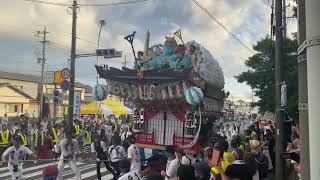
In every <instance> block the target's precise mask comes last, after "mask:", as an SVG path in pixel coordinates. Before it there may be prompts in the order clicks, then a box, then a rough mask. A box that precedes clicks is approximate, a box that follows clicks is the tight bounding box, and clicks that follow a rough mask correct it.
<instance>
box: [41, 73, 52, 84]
mask: <svg viewBox="0 0 320 180" xmlns="http://www.w3.org/2000/svg"><path fill="white" fill-rule="evenodd" d="M43 82H44V83H45V84H52V83H53V82H54V71H47V72H45V73H44V78H43Z"/></svg>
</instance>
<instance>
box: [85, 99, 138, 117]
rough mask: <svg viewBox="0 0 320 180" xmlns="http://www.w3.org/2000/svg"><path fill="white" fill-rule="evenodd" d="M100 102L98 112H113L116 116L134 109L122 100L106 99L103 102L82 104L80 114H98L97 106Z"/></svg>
mask: <svg viewBox="0 0 320 180" xmlns="http://www.w3.org/2000/svg"><path fill="white" fill-rule="evenodd" d="M97 104H98V109H99V110H98V114H113V115H116V116H119V115H127V114H131V113H132V110H131V109H130V108H128V107H126V106H124V105H123V103H122V102H119V101H116V100H112V99H105V100H103V101H102V102H98V103H97V102H96V101H94V102H91V103H89V104H86V105H82V106H81V108H80V114H96V107H97Z"/></svg>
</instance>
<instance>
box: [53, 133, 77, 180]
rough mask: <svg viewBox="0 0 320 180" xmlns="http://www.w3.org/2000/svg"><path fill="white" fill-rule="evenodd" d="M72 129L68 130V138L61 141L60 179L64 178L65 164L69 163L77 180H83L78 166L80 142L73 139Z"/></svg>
mask: <svg viewBox="0 0 320 180" xmlns="http://www.w3.org/2000/svg"><path fill="white" fill-rule="evenodd" d="M73 138H74V137H73V133H72V131H70V130H69V131H67V132H66V139H64V140H62V141H61V142H60V147H61V156H60V159H59V162H58V170H59V175H58V180H63V171H64V166H65V165H67V164H69V167H70V169H71V170H72V171H73V173H74V174H75V177H76V180H81V175H80V171H79V169H78V166H77V157H78V155H79V143H78V141H77V140H76V139H73Z"/></svg>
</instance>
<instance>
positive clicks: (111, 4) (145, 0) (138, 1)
mask: <svg viewBox="0 0 320 180" xmlns="http://www.w3.org/2000/svg"><path fill="white" fill-rule="evenodd" d="M147 1H150V0H134V1H126V2H118V3H106V4H79V6H116V5H123V4H136V3H140V2H147Z"/></svg>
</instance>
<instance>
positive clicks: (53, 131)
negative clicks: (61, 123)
mask: <svg viewBox="0 0 320 180" xmlns="http://www.w3.org/2000/svg"><path fill="white" fill-rule="evenodd" d="M58 132H59V131H58ZM52 134H53V139H52V142H54V143H55V142H57V141H58V135H57V131H56V129H55V128H52Z"/></svg>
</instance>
